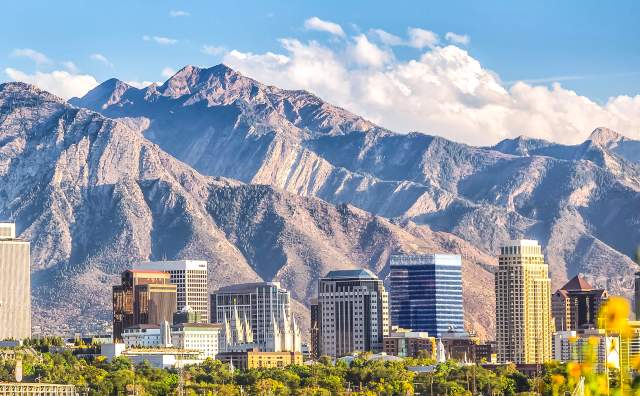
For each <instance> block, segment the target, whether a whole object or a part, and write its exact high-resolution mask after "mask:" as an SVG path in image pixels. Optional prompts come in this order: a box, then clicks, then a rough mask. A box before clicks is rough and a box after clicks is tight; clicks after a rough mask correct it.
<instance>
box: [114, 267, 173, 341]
mask: <svg viewBox="0 0 640 396" xmlns="http://www.w3.org/2000/svg"><path fill="white" fill-rule="evenodd" d="M169 282H170V275H169V274H168V273H166V272H162V271H153V270H128V271H125V272H123V273H122V277H121V284H120V285H118V286H113V339H114V341H118V340H121V339H122V333H123V331H124V329H126V328H128V327H131V326H134V325H139V324H153V325H160V323H162V322H163V321H165V320H166V321H167V322H171V321H172V319H173V314H174V313H175V312H176V310H177V308H176V285H173V284H170V283H169Z"/></svg>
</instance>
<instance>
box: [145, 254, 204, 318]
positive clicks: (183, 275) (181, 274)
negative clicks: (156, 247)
mask: <svg viewBox="0 0 640 396" xmlns="http://www.w3.org/2000/svg"><path fill="white" fill-rule="evenodd" d="M134 267H135V269H144V270H157V271H164V272H168V273H169V274H170V275H171V280H170V282H171V283H172V284H174V285H176V288H177V302H178V305H177V309H178V311H180V310H182V309H183V308H184V307H185V306H188V307H190V308H191V309H192V310H193V311H195V312H197V313H198V314H199V315H200V321H201V322H202V323H209V292H208V286H207V285H208V280H207V279H208V278H207V276H208V272H207V262H206V261H203V260H179V261H148V262H142V263H137V264H135V265H134Z"/></svg>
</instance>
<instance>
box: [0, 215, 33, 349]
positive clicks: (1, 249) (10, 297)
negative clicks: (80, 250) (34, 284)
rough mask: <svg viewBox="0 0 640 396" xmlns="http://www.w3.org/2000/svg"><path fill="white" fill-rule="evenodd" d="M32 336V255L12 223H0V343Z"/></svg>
mask: <svg viewBox="0 0 640 396" xmlns="http://www.w3.org/2000/svg"><path fill="white" fill-rule="evenodd" d="M30 337H31V253H30V244H29V242H28V241H25V240H22V239H18V238H16V227H15V224H14V223H0V341H1V340H4V339H9V338H11V339H17V340H21V339H24V338H30Z"/></svg>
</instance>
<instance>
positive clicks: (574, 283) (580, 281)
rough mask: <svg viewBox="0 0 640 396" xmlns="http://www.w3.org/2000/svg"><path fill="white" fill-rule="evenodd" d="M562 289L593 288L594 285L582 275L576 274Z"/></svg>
mask: <svg viewBox="0 0 640 396" xmlns="http://www.w3.org/2000/svg"><path fill="white" fill-rule="evenodd" d="M560 290H567V291H569V290H593V286H591V284H590V283H589V282H587V280H586V279H584V278H583V277H581V276H580V275H576V276H574V277H573V278H571V280H570V281H569V282H567V283H566V284H565V285H564V286H562V287H561V288H560Z"/></svg>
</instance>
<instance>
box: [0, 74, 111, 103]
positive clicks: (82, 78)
mask: <svg viewBox="0 0 640 396" xmlns="http://www.w3.org/2000/svg"><path fill="white" fill-rule="evenodd" d="M4 71H5V73H6V74H7V76H9V78H10V79H12V80H14V81H22V82H26V83H29V84H33V85H36V86H38V87H39V88H40V89H44V90H45V91H49V92H51V93H53V94H55V95H58V96H60V97H62V98H65V99H69V98H71V97H74V96H82V95H84V94H86V93H87V92H88V91H89V90H90V89H92V88H94V87H95V86H97V85H98V81H97V80H96V79H95V78H94V77H93V76H91V75H88V74H73V73H69V72H68V71H64V70H54V71H52V72H50V73H42V72H36V73H34V74H28V73H25V72H23V71H20V70H17V69H13V68H10V67H8V68H6V69H4Z"/></svg>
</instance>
